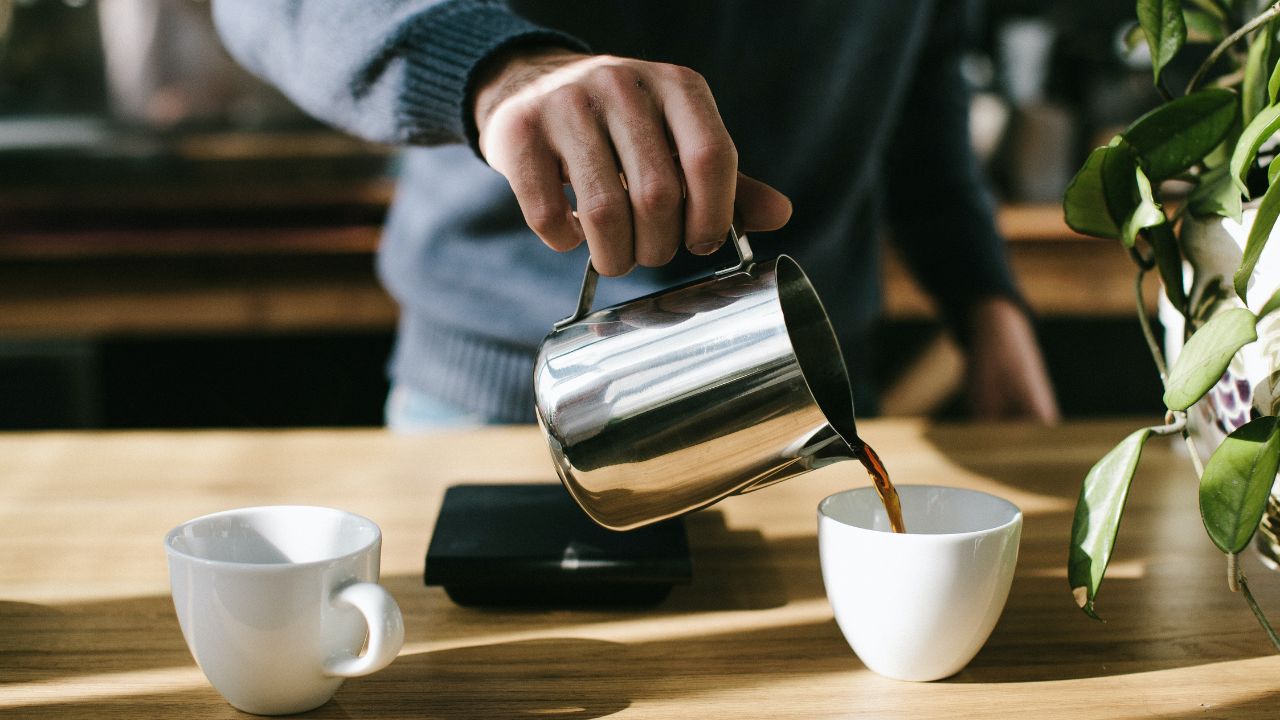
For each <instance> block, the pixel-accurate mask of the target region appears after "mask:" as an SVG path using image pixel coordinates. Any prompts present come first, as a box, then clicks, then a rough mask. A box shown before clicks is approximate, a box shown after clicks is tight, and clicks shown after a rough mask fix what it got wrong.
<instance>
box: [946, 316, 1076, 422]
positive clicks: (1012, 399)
mask: <svg viewBox="0 0 1280 720" xmlns="http://www.w3.org/2000/svg"><path fill="white" fill-rule="evenodd" d="M967 320H968V323H969V335H970V340H971V342H970V350H969V368H968V399H969V406H970V409H971V410H972V411H973V414H974V416H975V417H978V418H984V419H997V418H1018V419H1027V420H1037V421H1039V422H1042V423H1046V424H1052V423H1056V422H1058V420H1059V419H1060V417H1059V413H1058V403H1057V401H1056V400H1055V399H1054V396H1053V386H1052V385H1051V384H1050V382H1049V375H1048V373H1046V372H1045V368H1044V359H1043V358H1042V357H1041V356H1040V347H1039V346H1038V345H1037V344H1036V338H1035V333H1033V332H1032V330H1031V323H1030V322H1029V321H1028V320H1027V316H1026V315H1025V314H1024V313H1023V312H1022V310H1020V309H1019V308H1018V307H1017V306H1016V305H1014V304H1013V302H1012V301H1010V300H1008V299H1007V298H989V299H986V300H981V301H979V302H978V303H977V304H976V305H975V306H974V307H973V309H972V310H971V311H970V312H969V316H968V318H967Z"/></svg>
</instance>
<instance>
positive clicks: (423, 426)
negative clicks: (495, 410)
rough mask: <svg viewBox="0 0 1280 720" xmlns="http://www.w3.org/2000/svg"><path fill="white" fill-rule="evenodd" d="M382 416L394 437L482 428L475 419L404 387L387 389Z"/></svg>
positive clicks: (472, 415) (475, 417)
mask: <svg viewBox="0 0 1280 720" xmlns="http://www.w3.org/2000/svg"><path fill="white" fill-rule="evenodd" d="M384 416H385V418H386V423H387V428H388V429H390V430H391V431H392V432H397V433H420V432H430V431H432V430H456V429H461V428H469V427H478V426H480V425H484V424H485V420H484V418H482V417H480V416H479V415H475V414H472V413H469V412H467V411H466V410H463V409H461V408H458V407H455V406H453V405H450V404H449V403H446V402H442V401H440V400H437V399H435V398H434V397H432V396H430V395H427V394H426V393H423V392H421V391H419V390H414V389H413V388H409V387H405V386H404V385H393V386H392V387H391V392H390V393H388V394H387V404H386V408H385V410H384Z"/></svg>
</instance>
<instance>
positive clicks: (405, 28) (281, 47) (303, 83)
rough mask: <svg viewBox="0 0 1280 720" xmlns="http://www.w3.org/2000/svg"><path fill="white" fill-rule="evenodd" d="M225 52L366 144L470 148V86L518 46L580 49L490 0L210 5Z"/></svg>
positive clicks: (256, 0) (225, 0) (262, 0)
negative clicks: (503, 53)
mask: <svg viewBox="0 0 1280 720" xmlns="http://www.w3.org/2000/svg"><path fill="white" fill-rule="evenodd" d="M213 14H214V20H215V22H216V24H217V27H218V31H219V34H220V35H221V36H222V39H223V42H224V44H225V45H226V46H227V49H228V50H229V51H230V52H231V54H232V55H233V56H234V57H235V58H236V59H237V60H238V61H239V62H240V63H241V64H243V65H245V66H246V67H247V68H249V69H250V70H251V71H252V72H254V73H255V74H257V75H258V76H259V77H261V78H263V79H264V80H266V81H267V82H269V83H271V84H273V85H275V86H276V87H278V88H280V89H281V90H282V91H283V92H284V93H285V94H286V95H287V96H288V97H289V98H290V99H291V100H293V101H294V102H295V103H296V104H297V105H298V106H299V107H301V108H302V109H303V110H305V111H306V112H308V113H310V114H311V115H314V116H315V117H317V118H319V119H321V120H323V121H325V122H328V123H330V124H332V125H335V126H337V127H340V128H342V129H344V130H346V131H348V132H351V133H353V134H355V135H359V136H360V137H363V138H365V139H368V140H373V141H376V142H385V143H393V144H417V145H435V144H443V143H456V142H469V143H471V145H472V147H475V144H476V128H475V122H474V119H473V118H472V117H471V104H472V103H471V99H472V93H473V92H474V89H475V88H474V87H473V80H474V78H475V77H476V74H477V70H478V69H479V68H481V67H482V65H483V64H484V62H485V60H486V59H488V58H490V57H492V56H493V55H494V54H495V53H498V52H500V51H503V50H506V49H508V48H510V47H512V46H514V45H519V44H541V45H557V46H562V47H568V48H572V49H578V50H583V51H585V49H586V48H585V46H584V45H583V43H582V42H580V41H579V40H577V39H575V38H573V37H570V36H568V35H566V34H564V33H561V32H558V31H555V30H551V29H548V28H544V27H541V26H538V25H535V24H533V23H531V22H529V21H527V20H525V19H523V18H521V17H520V16H518V15H516V14H515V13H513V12H512V11H511V10H510V9H509V8H508V7H507V5H506V3H504V2H500V1H499V0H443V1H440V0H363V1H362V2H352V1H351V0H215V2H214V4H213Z"/></svg>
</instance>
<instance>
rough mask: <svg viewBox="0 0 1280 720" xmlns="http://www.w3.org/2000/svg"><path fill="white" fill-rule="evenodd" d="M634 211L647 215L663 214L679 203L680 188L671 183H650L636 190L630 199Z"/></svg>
mask: <svg viewBox="0 0 1280 720" xmlns="http://www.w3.org/2000/svg"><path fill="white" fill-rule="evenodd" d="M631 202H632V204H633V205H634V206H635V208H636V210H637V211H639V212H641V213H644V214H648V215H655V214H664V213H667V212H669V211H671V210H672V209H673V208H675V207H676V205H678V204H679V202H680V188H679V187H678V186H677V185H676V183H675V182H674V181H672V182H663V181H658V182H651V183H647V184H645V185H644V186H642V187H640V188H638V189H637V190H636V192H635V195H634V196H633V198H632V201H631Z"/></svg>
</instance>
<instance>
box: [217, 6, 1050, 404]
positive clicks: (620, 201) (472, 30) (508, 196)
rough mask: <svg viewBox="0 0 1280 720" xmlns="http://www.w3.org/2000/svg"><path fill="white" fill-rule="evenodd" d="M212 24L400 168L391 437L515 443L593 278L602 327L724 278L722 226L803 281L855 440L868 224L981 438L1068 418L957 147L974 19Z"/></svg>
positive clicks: (395, 10) (353, 19)
mask: <svg viewBox="0 0 1280 720" xmlns="http://www.w3.org/2000/svg"><path fill="white" fill-rule="evenodd" d="M213 8H214V16H215V21H216V23H217V26H218V28H219V32H220V34H221V36H222V38H223V41H224V43H225V44H226V46H227V47H228V49H229V51H230V52H231V53H232V55H233V56H234V57H235V58H237V59H238V60H239V61H240V62H241V63H242V64H244V65H245V66H246V67H248V68H249V69H250V70H252V71H253V72H255V73H256V74H258V75H259V76H261V77H262V78H264V79H266V80H267V81H269V82H271V83H273V84H275V85H276V86H278V87H279V88H280V89H282V90H283V91H284V92H285V94H287V95H288V96H289V97H290V98H291V99H292V100H293V101H294V102H296V103H297V104H298V105H299V106H300V107H302V108H303V109H304V110H306V111H308V112H309V113H311V114H313V115H315V116H316V117H318V118H321V119H323V120H325V121H327V122H329V123H332V124H334V125H336V126H338V127H340V128H343V129H345V130H347V131H349V132H352V133H354V134H356V135H359V136H361V137H364V138H367V139H369V140H374V141H379V142H385V143H393V144H396V145H399V146H404V147H405V148H407V151H406V152H405V153H404V162H403V169H402V173H401V176H400V178H399V184H398V187H397V192H396V197H395V200H394V203H393V204H392V207H391V209H390V212H389V215H388V219H387V223H386V229H385V233H384V238H383V242H382V245H381V247H380V249H379V254H378V271H379V274H380V277H381V278H382V280H383V282H384V283H385V285H386V286H387V288H388V289H389V291H390V292H391V293H392V294H393V295H394V297H395V298H396V300H397V301H398V302H399V303H400V307H401V311H402V312H401V319H400V322H399V328H398V338H397V343H396V348H395V351H394V353H393V358H392V360H391V362H390V367H389V372H390V375H391V379H392V387H393V390H392V392H391V395H390V399H389V402H388V420H389V423H390V425H391V426H392V427H393V428H397V427H398V428H411V427H414V426H431V425H435V424H440V423H443V424H451V423H471V422H485V423H492V422H529V421H532V420H533V395H532V367H533V360H534V355H535V352H536V349H537V347H538V345H539V343H540V341H541V339H542V337H543V336H544V335H545V334H546V333H547V331H548V330H549V328H550V327H551V325H552V323H554V322H555V321H556V320H558V319H560V318H562V317H564V316H566V315H569V314H570V313H571V311H572V309H573V307H574V306H575V305H576V300H577V293H578V290H579V284H580V282H581V278H582V272H583V267H584V264H585V262H586V260H587V257H588V255H587V253H588V252H589V257H590V260H591V262H592V263H593V264H594V265H595V267H596V268H597V269H598V270H599V271H600V273H601V274H602V275H605V276H609V277H606V278H604V279H602V280H601V282H600V287H599V290H598V292H597V300H596V306H597V307H603V306H604V305H607V304H613V303H616V302H620V301H622V300H625V299H629V298H633V297H638V296H641V295H644V294H647V293H649V292H653V291H655V290H658V289H661V288H663V287H667V286H670V285H672V284H675V283H676V282H678V281H680V280H681V279H685V278H689V277H692V276H696V275H700V274H706V273H708V272H709V271H710V270H712V269H715V268H717V267H725V266H728V265H731V264H733V260H734V256H733V249H732V247H728V248H723V246H724V244H725V239H726V237H727V231H728V230H729V226H730V223H731V222H732V221H733V218H734V217H735V214H736V215H737V216H738V218H739V221H740V223H741V226H742V227H744V228H745V229H746V230H747V231H749V232H753V233H756V234H753V235H752V236H751V242H752V246H753V248H754V249H755V252H756V255H757V257H760V256H765V257H768V256H770V255H773V254H777V253H781V252H786V253H788V254H790V255H792V256H793V257H795V258H796V259H797V260H798V261H799V262H800V264H801V266H802V267H804V268H805V269H806V271H807V272H808V274H809V275H810V278H811V280H812V282H813V284H814V286H815V288H816V289H817V291H818V293H819V295H820V297H822V298H823V301H824V304H825V305H826V307H827V309H828V314H829V315H830V316H831V319H832V322H833V325H834V327H835V329H836V332H837V335H838V337H839V339H840V343H841V347H842V351H843V353H844V356H845V359H846V362H847V363H848V365H849V366H850V370H851V374H852V376H853V378H854V384H855V398H856V400H855V405H856V407H857V408H858V412H859V413H860V414H868V412H869V411H871V410H873V407H874V395H873V393H872V392H871V388H870V383H869V381H868V378H869V371H870V362H871V358H872V354H871V349H870V347H869V337H870V331H871V329H872V327H873V324H874V322H875V320H876V317H877V314H878V310H879V303H880V292H881V288H880V285H879V276H878V268H879V253H880V249H879V243H878V229H879V228H880V226H881V225H882V223H883V224H885V225H887V227H888V228H889V230H890V232H891V237H892V239H893V241H894V242H895V243H896V245H897V247H898V248H899V250H900V252H901V254H902V256H903V257H904V259H905V260H906V262H907V264H908V266H909V267H910V268H911V270H912V271H913V273H914V274H915V276H916V277H917V278H918V279H919V280H920V281H921V283H922V285H923V286H924V287H925V288H926V289H927V290H928V291H929V292H930V293H931V294H932V296H933V298H934V299H935V301H936V303H937V306H938V308H939V310H940V313H941V315H942V316H943V317H944V319H945V320H946V321H947V322H948V324H949V325H950V327H951V328H952V329H953V331H954V332H955V334H956V335H957V337H958V338H960V340H961V341H962V344H963V346H964V347H965V348H966V352H967V357H968V383H967V384H968V387H969V389H970V404H971V407H972V408H973V410H974V412H975V414H976V415H978V416H980V417H1020V418H1034V419H1038V420H1041V421H1053V420H1054V419H1055V418H1056V417H1057V408H1056V405H1055V401H1054V398H1053V393H1052V389H1051V387H1050V384H1049V381H1048V378H1047V375H1046V373H1045V370H1044V366H1043V362H1042V360H1041V357H1040V354H1039V350H1038V348H1037V345H1036V341H1035V337H1034V333H1033V331H1032V327H1031V324H1030V322H1029V319H1028V317H1027V314H1026V312H1025V311H1024V309H1023V304H1022V303H1021V301H1020V299H1019V297H1020V296H1019V293H1018V290H1017V288H1016V285H1015V283H1014V280H1013V278H1012V276H1011V273H1010V269H1009V266H1008V263H1007V260H1006V257H1005V252H1004V244H1003V241H1002V239H1001V238H1000V236H999V234H998V232H997V230H996V228H995V226H994V221H993V216H992V203H991V200H990V198H989V194H988V193H987V192H986V190H985V186H984V184H983V180H982V176H981V172H980V169H979V167H978V165H977V163H976V160H975V158H974V156H973V154H972V151H971V150H970V146H969V136H968V92H967V89H966V85H965V81H964V79H963V77H962V75H961V72H960V59H961V55H962V52H963V50H964V41H965V27H966V19H967V18H968V17H969V15H968V12H969V11H968V9H967V3H964V2H929V1H927V0H926V1H919V2H895V3H885V2H879V1H877V0H846V1H843V2H803V3H778V2H766V1H764V0H749V1H742V2H732V3H727V2H712V1H701V2H690V1H688V0H683V1H680V2H671V1H669V0H649V1H646V2H625V1H622V0H615V1H607V0H513V1H512V2H509V3H508V2H499V1H497V0H444V1H443V2H438V1H432V0H377V1H376V2H347V1H344V0H306V2H303V1H301V0H216V2H215V4H214V6H213ZM762 231H768V232H763V234H760V233H761V232H762ZM539 238H540V239H541V241H542V243H541V244H545V245H547V246H549V247H550V248H551V249H553V250H556V251H558V252H550V251H548V250H547V249H546V248H544V247H541V244H540V243H538V242H537V239H539ZM730 245H732V244H730ZM722 248H723V249H722Z"/></svg>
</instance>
